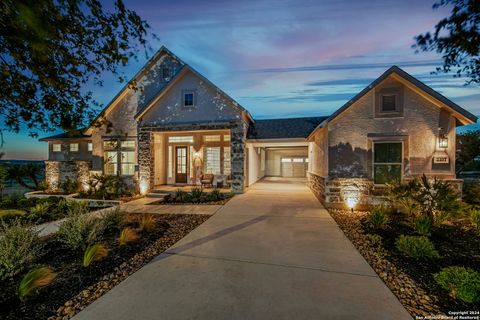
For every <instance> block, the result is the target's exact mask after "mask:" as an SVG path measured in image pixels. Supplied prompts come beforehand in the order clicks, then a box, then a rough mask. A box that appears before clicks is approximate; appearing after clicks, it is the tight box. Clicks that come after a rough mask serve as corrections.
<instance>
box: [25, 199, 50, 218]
mask: <svg viewBox="0 0 480 320" xmlns="http://www.w3.org/2000/svg"><path fill="white" fill-rule="evenodd" d="M49 209H50V205H49V204H48V202H39V203H37V204H36V205H35V206H34V207H32V208H30V215H29V218H30V219H32V220H37V219H39V218H42V217H43V216H45V215H46V214H47V213H48V210H49Z"/></svg>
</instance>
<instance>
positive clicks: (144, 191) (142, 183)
mask: <svg viewBox="0 0 480 320" xmlns="http://www.w3.org/2000/svg"><path fill="white" fill-rule="evenodd" d="M147 191H148V183H147V181H146V180H145V179H142V180H141V181H140V194H141V195H142V196H144V195H145V194H147Z"/></svg>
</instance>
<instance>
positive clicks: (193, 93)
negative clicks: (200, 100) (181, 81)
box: [182, 90, 197, 108]
mask: <svg viewBox="0 0 480 320" xmlns="http://www.w3.org/2000/svg"><path fill="white" fill-rule="evenodd" d="M187 94H191V95H192V100H193V101H192V102H193V103H192V105H188V106H187V105H185V95H187ZM196 100H197V99H196V94H195V90H184V91H182V106H183V107H184V108H195V106H196V105H197V101H196Z"/></svg>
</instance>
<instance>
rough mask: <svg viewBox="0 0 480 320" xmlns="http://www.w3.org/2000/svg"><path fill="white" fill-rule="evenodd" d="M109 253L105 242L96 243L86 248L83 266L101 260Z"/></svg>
mask: <svg viewBox="0 0 480 320" xmlns="http://www.w3.org/2000/svg"><path fill="white" fill-rule="evenodd" d="M107 255H108V249H107V247H105V246H104V245H103V244H100V243H96V244H93V245H90V246H88V247H87V249H85V253H84V254H83V266H84V267H88V266H90V265H91V264H92V262H94V261H99V260H102V259H103V258H105V257H106V256H107Z"/></svg>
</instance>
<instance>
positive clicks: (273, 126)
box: [247, 117, 328, 140]
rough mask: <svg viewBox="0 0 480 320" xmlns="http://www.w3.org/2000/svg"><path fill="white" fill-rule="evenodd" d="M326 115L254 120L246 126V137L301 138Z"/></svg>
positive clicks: (255, 138) (306, 135) (257, 138)
mask: <svg viewBox="0 0 480 320" xmlns="http://www.w3.org/2000/svg"><path fill="white" fill-rule="evenodd" d="M327 118H328V117H308V118H307V117H306V118H288V119H265V120H255V123H253V124H251V125H250V126H249V128H248V133H247V139H254V140H262V139H293V138H303V139H305V138H306V137H308V136H309V134H310V133H311V132H312V131H313V130H314V129H315V128H316V127H317V126H318V125H319V124H320V123H321V122H322V121H324V120H325V119H327Z"/></svg>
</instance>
